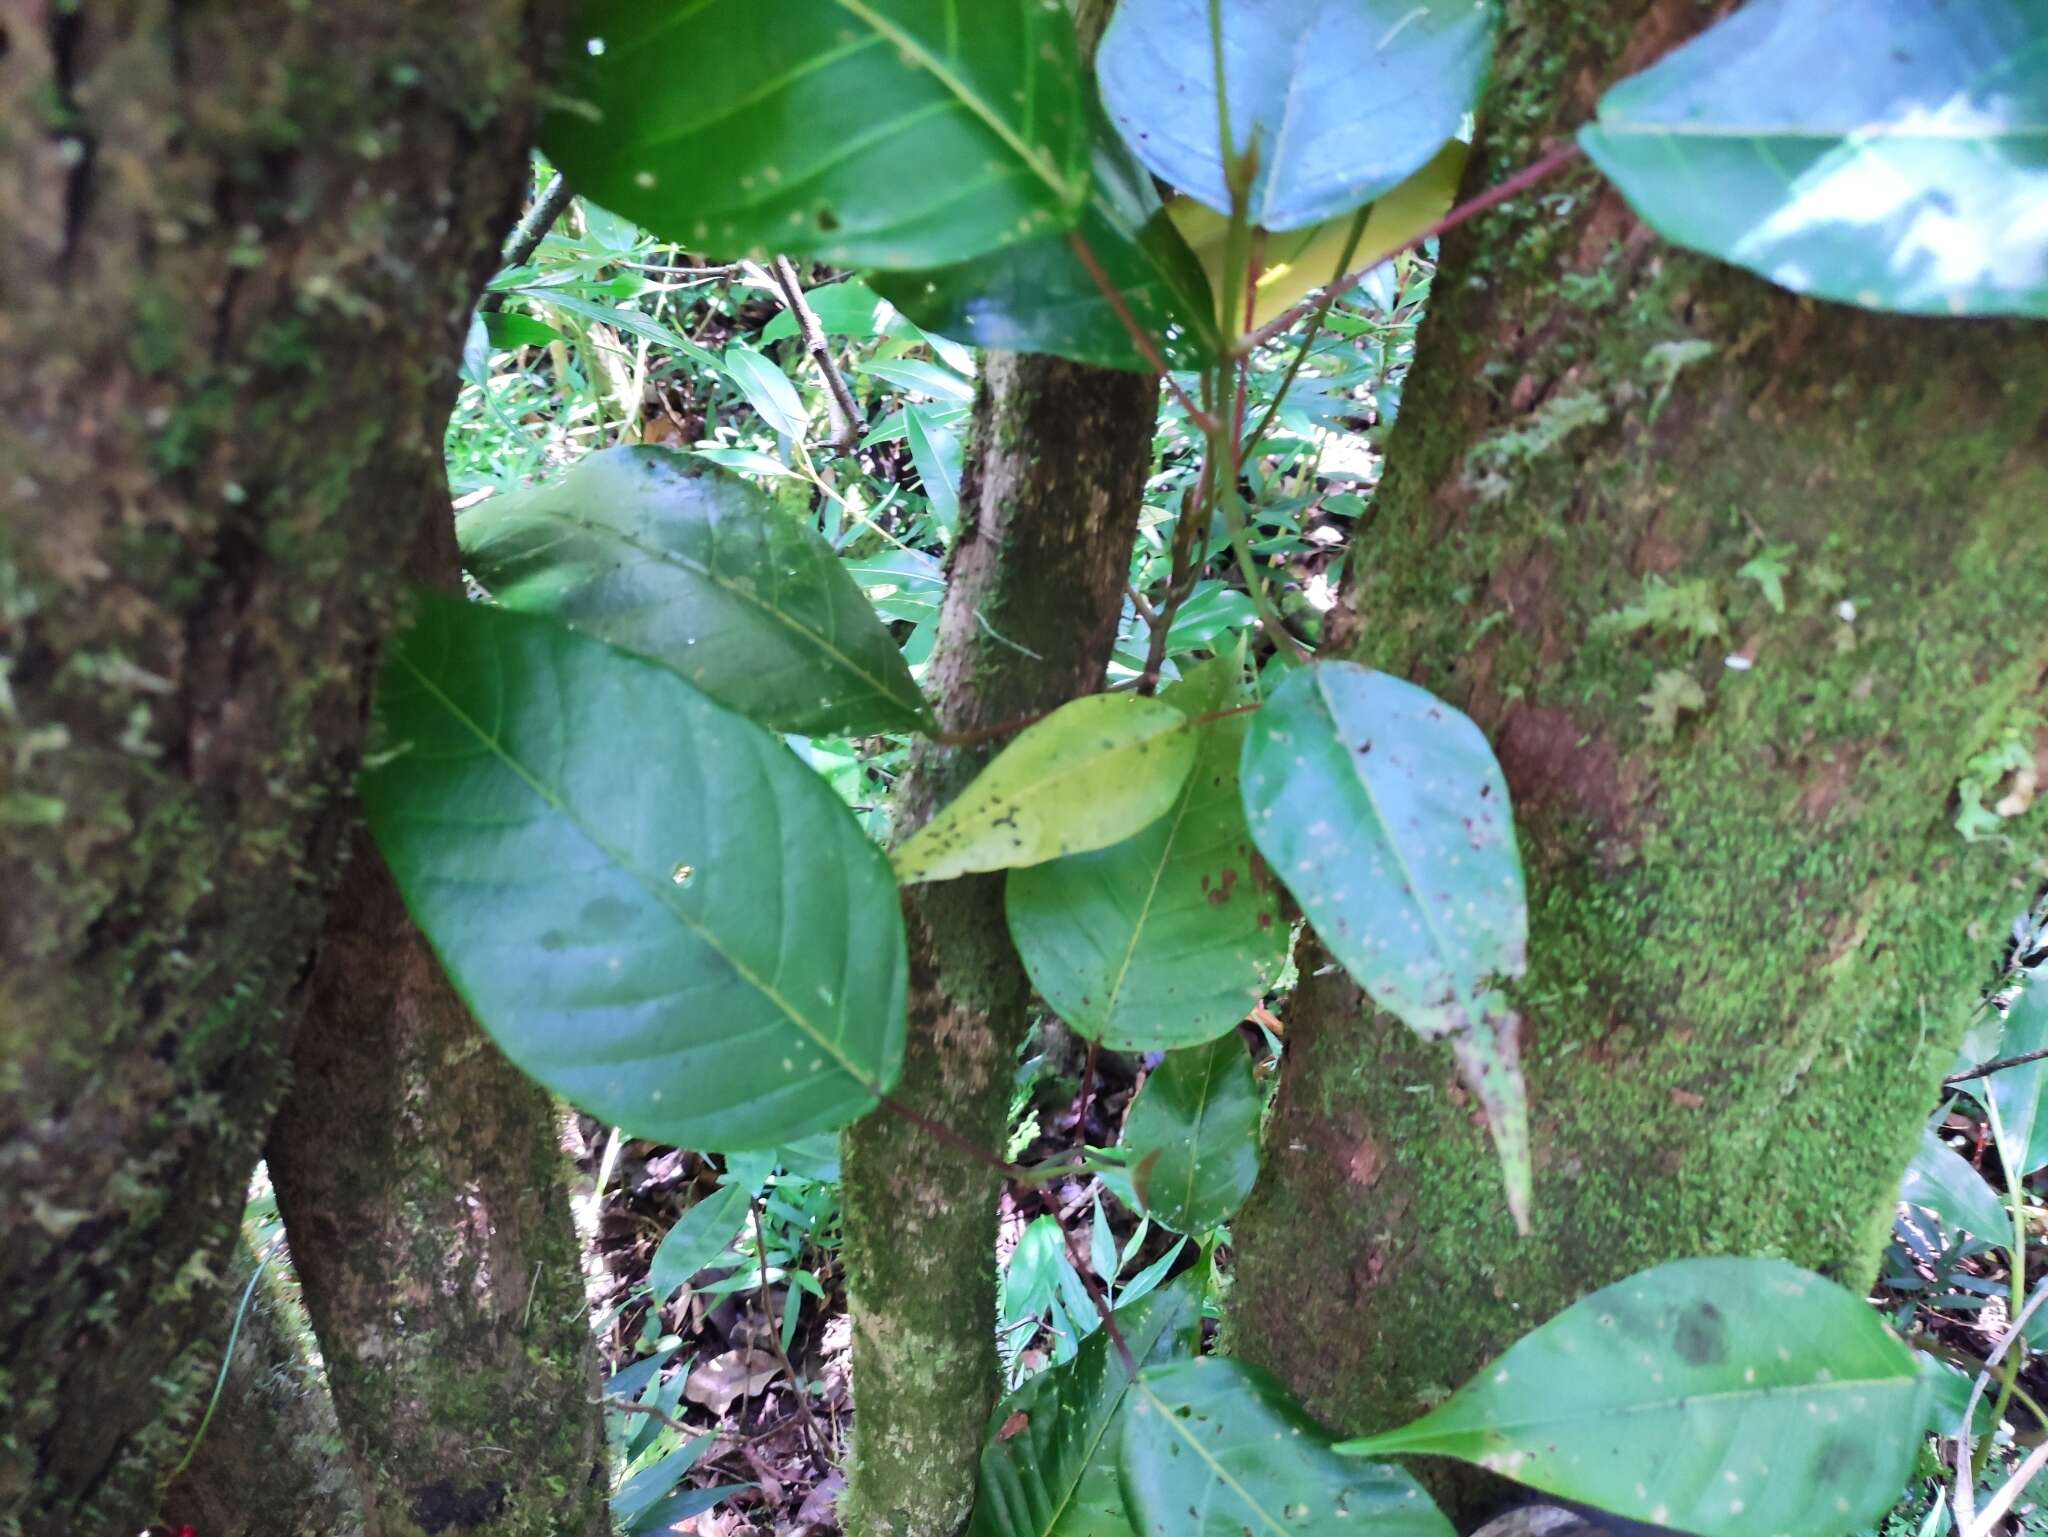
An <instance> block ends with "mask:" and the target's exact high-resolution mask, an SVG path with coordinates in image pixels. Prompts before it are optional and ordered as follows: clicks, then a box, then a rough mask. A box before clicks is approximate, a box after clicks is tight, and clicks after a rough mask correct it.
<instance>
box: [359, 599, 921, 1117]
mask: <svg viewBox="0 0 2048 1537" xmlns="http://www.w3.org/2000/svg"><path fill="white" fill-rule="evenodd" d="M377 714H378V717H379V722H380V725H381V728H382V733H383V738H384V740H385V741H386V742H387V743H388V744H389V747H390V751H389V752H388V753H387V754H386V755H385V756H384V757H383V758H382V759H381V760H380V761H379V762H378V764H377V766H376V767H375V768H373V769H370V770H368V771H367V772H366V773H365V774H364V775H363V777H362V782H361V792H362V799H363V805H364V808H365V810H366V811H367V812H368V814H369V821H370V827H371V830H372V831H373V832H374V833H375V834H376V837H377V843H378V846H379V847H380V848H381V849H382V850H383V851H384V858H385V860H386V861H387V862H388V863H389V864H390V866H391V871H392V874H393V875H394V876H395V877H396V878H397V881H398V886H399V890H400V891H401V892H403V893H404V896H405V903H406V906H407V908H408V909H409V910H410V911H411V913H412V916H413V919H414V921H415V922H417V923H418V924H419V926H420V928H421V929H422V930H423V931H424V932H425V934H426V936H427V938H428V939H429V940H430V941H431V942H432V944H433V946H434V949H435V951H436V952H437V953H438V954H439V955H440V957H441V961H442V964H443V965H444V966H445V967H446V968H447V970H448V975H449V976H450V978H451V979H453V981H454V983H455V985H456V987H457V988H458V989H459V990H460V991H461V993H462V996H463V997H464V999H465V1000H466V1001H467V1002H468V1004H469V1006H470V1008H471V1010H472V1011H473V1012H474V1013H475V1015H476V1017H477V1019H478V1021H479V1022H480V1023H481V1024H482V1025H483V1027H484V1028H485V1029H486V1030H487V1031H488V1032H489V1033H490V1035H491V1037H492V1038H493V1039H494V1040H496V1041H497V1043H498V1045H499V1046H501V1047H502V1048H503V1049H504V1051H505V1055H506V1056H508V1057H510V1058H511V1059H512V1060H513V1062H515V1063H516V1064H518V1066H520V1067H521V1068H523V1069H524V1070H525V1071H526V1072H528V1073H530V1074H532V1075H533V1076H534V1077H535V1078H537V1079H539V1080H540V1081H541V1083H543V1084H545V1085H546V1086H547V1087H548V1088H550V1089H552V1090H553V1091H554V1092H556V1093H558V1094H560V1095H561V1096H562V1097H563V1098H565V1099H567V1100H569V1101H570V1102H571V1103H573V1104H575V1105H577V1106H579V1107H581V1108H582V1109H584V1110H587V1111H588V1112H590V1114H592V1115H594V1116H597V1117H598V1118H599V1119H600V1120H603V1121H606V1122H608V1123H610V1124H611V1125H614V1126H619V1127H623V1128H624V1129H625V1130H626V1131H627V1132H629V1133H630V1134H632V1135H634V1136H637V1137H646V1138H648V1139H650V1140H652V1141H657V1142H665V1143H669V1144H671V1145H675V1146H682V1147H700V1148H701V1147H712V1148H746V1147H773V1146H777V1145H779V1144H782V1143H786V1142H789V1141H792V1140H793V1139H795V1138H798V1137H802V1136H806V1135H808V1134H810V1133H812V1132H818V1131H826V1130H830V1129H833V1128H836V1127H839V1126H844V1125H845V1124H846V1123H847V1122H848V1121H851V1120H853V1119H854V1118H856V1117H857V1116H860V1115H862V1114H864V1113H865V1112H866V1111H868V1110H869V1109H871V1108H873V1106H874V1104H875V1102H876V1098H877V1096H878V1095H880V1094H883V1093H886V1092H887V1091H888V1090H889V1089H890V1088H891V1087H892V1086H893V1085H894V1083H895V1081H896V1077H897V1074H898V1073H899V1071H900V1070H901V1067H902V1061H903V1040H904V1014H903V1009H904V988H905V974H906V971H907V963H906V960H905V955H904V944H903V918H902V911H901V908H900V906H899V904H898V901H897V895H896V888H895V882H894V881H893V880H892V879H891V878H890V875H889V869H888V866H887V864H886V863H885V862H884V861H883V859H882V856H881V854H880V852H879V851H878V850H877V849H876V848H875V847H874V846H873V845H872V844H871V843H869V842H868V840H867V839H866V838H865V837H864V836H862V834H861V831H860V827H859V824H858V823H856V822H855V821H854V819H853V815H852V813H851V812H849V811H848V810H847V809H846V807H845V806H844V805H842V804H841V803H840V801H839V800H838V798H837V797H836V796H834V795H833V793H832V791H831V790H830V789H829V788H828V787H827V786H826V785H825V783H824V781H823V780H821V779H819V778H818V777H817V775H815V774H813V773H812V772H811V771H810V770H809V769H807V768H805V767H804V766H803V764H801V763H800V762H798V761H797V759H796V757H795V755H794V754H792V753H791V752H790V751H789V749H788V748H787V747H785V746H784V745H783V743H782V742H781V741H780V740H779V739H777V738H776V737H773V736H770V735H769V734H768V733H767V732H765V731H763V730H762V729H761V728H760V727H759V726H756V725H754V724H753V723H751V722H750V721H746V720H743V719H741V718H740V717H739V716H737V715H733V714H731V713H729V712H727V711H725V710H722V709H720V708H719V707H718V706H717V705H715V704H713V703H712V702H711V701H710V700H708V699H706V698H705V697H704V696H703V695H702V694H700V693H698V692H697V691H696V690H695V689H693V688H691V687H690V686H689V684H687V683H685V682H684V681H683V680H682V679H681V678H679V677H677V676H676V675H675V674H674V673H673V672H670V671H669V670H668V669H666V668H664V667H660V666H657V665H655V664H654V663H651V662H647V661H643V660H642V659H640V658H638V657H635V656H632V655H630V654H628V653H626V652H623V651H618V650H615V649H613V648H612V647H610V646H607V645H605V644H604V643H603V642H602V641H598V640H593V639H591V638H590V637H588V636H584V635H578V634H576V633H575V632H574V631H571V630H566V629H563V628H562V627H561V626H559V625H555V624H552V623H549V622H548V621H547V620H544V619H538V618H535V617H533V616H531V615H526V614H517V613H512V612H509V611H507V610H504V609H497V608H491V607H488V606H486V605H483V604H469V603H461V602H455V601H452V600H449V599H446V598H439V597H431V596H430V597H424V598H422V599H421V606H420V611H419V618H418V622H417V623H416V624H415V625H414V627H413V628H412V629H411V630H410V631H408V632H406V633H405V634H404V635H403V636H402V637H401V638H400V639H399V641H398V642H397V644H396V646H395V647H394V649H393V652H392V655H391V659H390V662H389V664H388V665H387V667H386V669H385V673H384V679H383V683H382V686H381V688H380V690H379V693H378V700H377Z"/></svg>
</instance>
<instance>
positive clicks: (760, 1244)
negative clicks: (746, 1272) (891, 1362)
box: [747, 1199, 832, 1466]
mask: <svg viewBox="0 0 2048 1537" xmlns="http://www.w3.org/2000/svg"><path fill="white" fill-rule="evenodd" d="M747 1209H748V1210H749V1211H751V1212H752V1213H753V1214H754V1258H755V1259H757V1260H759V1261H760V1263H761V1321H762V1322H763V1323H765V1324H767V1325H768V1343H769V1344H771V1345H773V1346H774V1347H775V1359H776V1360H778V1361H780V1362H781V1363H782V1370H783V1373H784V1375H786V1376H787V1377H788V1378H789V1389H790V1391H791V1392H792V1393H794V1394H795V1395H796V1407H797V1412H798V1413H799V1414H801V1415H802V1416H803V1417H804V1429H805V1430H807V1431H809V1432H810V1435H811V1445H812V1447H813V1448H815V1449H816V1451H817V1454H818V1460H819V1461H820V1462H823V1463H825V1464H826V1465H827V1466H830V1465H831V1462H832V1447H831V1445H830V1443H829V1442H827V1441H826V1439H825V1433H824V1432H823V1431H822V1430H820V1429H818V1421H817V1419H816V1418H815V1417H814V1416H813V1415H812V1413H811V1405H810V1393H809V1391H808V1390H807V1389H806V1388H805V1387H804V1385H803V1380H802V1379H801V1378H799V1377H798V1376H797V1374H796V1368H795V1367H794V1366H792V1365H790V1364H789V1352H788V1351H787V1350H784V1349H783V1348H782V1327H781V1325H780V1324H778V1323H777V1322H776V1318H775V1309H774V1307H773V1306H772V1305H771V1304H770V1301H769V1297H768V1237H767V1235H766V1234H765V1233H763V1232H762V1230H761V1203H760V1202H759V1201H756V1200H752V1199H749V1200H748V1202H747Z"/></svg>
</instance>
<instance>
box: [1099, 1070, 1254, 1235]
mask: <svg viewBox="0 0 2048 1537" xmlns="http://www.w3.org/2000/svg"><path fill="white" fill-rule="evenodd" d="M1259 1109H1260V1105H1259V1086H1258V1084H1257V1083H1256V1082H1255V1081H1254V1080H1253V1077H1252V1062H1251V1058H1250V1057H1249V1056H1247V1055H1246V1054H1245V1049H1244V1042H1242V1041H1240V1040H1239V1039H1238V1038H1237V1032H1236V1031H1232V1032H1231V1033H1230V1034H1228V1035H1225V1036H1222V1037H1220V1038H1218V1039H1217V1040H1214V1041H1211V1042H1210V1043H1209V1044H1208V1045H1206V1046H1189V1047H1185V1048H1183V1049H1182V1050H1180V1051H1169V1052H1168V1053H1167V1054H1166V1059H1165V1060H1164V1061H1163V1062H1161V1063H1160V1064H1159V1066H1158V1067H1156V1068H1154V1069H1153V1070H1152V1075H1151V1076H1150V1077H1149V1078H1147V1079H1146V1080H1145V1085H1144V1087H1143V1088H1141V1089H1140V1090H1139V1091H1138V1096H1137V1098H1136V1099H1134V1100H1132V1101H1131V1109H1130V1115H1129V1117H1128V1118H1127V1119H1126V1120H1125V1122H1124V1134H1123V1141H1122V1142H1121V1143H1120V1144H1119V1147H1120V1148H1121V1150H1122V1152H1123V1155H1124V1157H1125V1159H1126V1161H1127V1164H1128V1167H1129V1168H1130V1171H1131V1189H1132V1191H1133V1192H1134V1193H1135V1194H1136V1195H1137V1197H1138V1200H1139V1203H1140V1205H1141V1206H1142V1208H1143V1209H1144V1210H1145V1212H1146V1213H1148V1214H1149V1215H1151V1216H1153V1217H1156V1218H1157V1219H1158V1220H1159V1221H1161V1222H1163V1223H1165V1224H1166V1225H1167V1226H1168V1227H1170V1228H1172V1229H1173V1230H1174V1231H1175V1232H1176V1233H1197V1234H1199V1233H1206V1232H1208V1231H1209V1230H1210V1229H1211V1228H1215V1227H1220V1226H1222V1225H1223V1224H1224V1223H1225V1222H1228V1221H1229V1220H1230V1219H1231V1217H1232V1216H1233V1215H1235V1213H1236V1211H1237V1209H1238V1207H1240V1206H1242V1205H1243V1204H1244V1198H1245V1197H1246V1196H1248V1195H1250V1194H1251V1193H1252V1185H1253V1183H1254V1182H1255V1181H1256V1180H1257V1179H1258V1177H1259Z"/></svg>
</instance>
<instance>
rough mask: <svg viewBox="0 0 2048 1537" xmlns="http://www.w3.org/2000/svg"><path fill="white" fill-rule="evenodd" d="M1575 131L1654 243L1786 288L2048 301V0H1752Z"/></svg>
mask: <svg viewBox="0 0 2048 1537" xmlns="http://www.w3.org/2000/svg"><path fill="white" fill-rule="evenodd" d="M1579 142H1580V143H1581V144H1582V145H1584V146H1585V149H1586V152H1587V154H1589V155H1591V156H1592V157H1593V160H1594V162H1595V163H1596V164H1598V165H1599V167H1600V169H1601V170H1602V171H1604V172H1606V173H1607V175H1608V176H1609V177H1610V178H1612V179H1613V181H1614V182H1615V184H1616V185H1617V186H1618V187H1620V188H1621V190H1622V193H1623V194H1624V195H1625V196H1626V197H1627V198H1628V200H1629V202H1630V203H1632V204H1634V205H1635V208H1636V211H1637V212H1638V213H1640V214H1641V215H1642V216H1643V217H1644V218H1645V219H1647V220H1648V221H1649V222H1650V223H1651V224H1652V225H1653V226H1655V228H1656V229H1657V230H1658V232H1659V233H1660V234H1662V235H1664V236H1665V237H1666V238H1667V239H1669V240H1673V241H1676V242H1677V243H1678V244H1680V245H1684V246H1689V247H1691V248H1692V249H1693V250H1696V251H1703V252H1705V253H1706V254H1707V255H1709V256H1716V257H1719V258H1721V259H1722V260H1724V261H1731V262H1734V263H1736V264H1737V265H1739V266H1743V267H1747V268H1749V269H1750V270H1751V271H1753V272H1756V273H1759V274H1761V275H1762V276H1764V277H1767V278H1769V279H1770V280H1771V281H1772V282H1774V283H1778V284H1780V285H1782V286H1783V287H1786V288H1790V289H1792V290H1794V291H1795V292H1798V293H1806V294H1813V295H1815V296H1816V297H1818V298H1823V299H1836V300H1840V301H1842V302H1844V303H1849V304H1859V305H1862V306H1864V307H1865V308H1867V309H1879V310H1904V311H1907V312H1909V313H1914V314H1933V315H1992V314H2000V315H2037V316H2038V315H2048V217H2043V214H2042V210H2043V209H2048V7H2043V6H2041V5H2040V4H2038V3H2037V0H1953V3H1945V0H1751V3H1750V4H1748V5H1745V6H1743V7H1742V9H1740V10H1739V11H1737V12H1735V13H1734V14H1733V15H1732V16H1729V17H1727V18H1725V19H1724V20H1722V21H1721V22H1719V23H1718V24H1716V25H1715V26H1713V27H1711V28H1709V29H1708V30H1707V31H1705V32H1703V33H1702V34H1700V36H1698V37H1697V38H1695V39H1693V40H1692V41H1691V42H1690V43H1688V44H1686V45H1685V46H1684V47H1682V48H1679V49H1678V50H1676V51H1675V52H1673V53H1671V54H1669V55H1668V56H1666V57H1665V58H1663V59H1661V60H1659V61H1658V62H1657V63H1656V64H1653V65H1651V66H1650V68H1648V69H1647V70H1644V71H1643V72H1642V73H1641V74H1639V75H1635V76H1632V77H1631V78H1629V79H1627V80H1624V81H1622V82H1621V83H1620V84H1619V85H1617V86H1615V87H1614V88H1613V89H1612V90H1610V91H1609V92H1608V93H1607V94H1606V95H1605V96H1604V97H1602V98H1601V101H1600V111H1599V117H1598V120H1597V121H1595V122H1593V123H1590V124H1588V125H1587V126H1586V127H1585V128H1583V129H1581V130H1580V133H1579Z"/></svg>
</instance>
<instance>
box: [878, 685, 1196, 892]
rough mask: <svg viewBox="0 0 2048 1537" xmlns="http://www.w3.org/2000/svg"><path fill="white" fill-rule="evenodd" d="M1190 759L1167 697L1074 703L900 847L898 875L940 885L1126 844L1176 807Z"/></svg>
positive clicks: (1191, 747) (1014, 746) (1028, 733)
mask: <svg viewBox="0 0 2048 1537" xmlns="http://www.w3.org/2000/svg"><path fill="white" fill-rule="evenodd" d="M1194 760H1195V733H1194V731H1193V730H1192V729H1191V728H1190V727H1189V726H1188V720H1187V717H1186V716H1185V715H1183V714H1181V712H1180V711H1178V710H1176V709H1175V708H1174V707H1173V706H1172V705H1170V704H1168V703H1166V702H1165V701H1164V700H1160V699H1146V698H1144V697H1142V696H1140V695H1137V694H1090V695H1089V696H1088V697H1087V698H1085V699H1075V700H1071V701H1069V702H1068V703H1066V704H1063V705H1061V706H1060V707H1059V708H1058V709H1057V710H1055V711H1053V712H1052V714H1050V715H1048V716H1047V717H1046V718H1045V719H1044V720H1042V721H1039V722H1038V723H1037V724H1035V725H1032V726H1027V727H1025V728H1024V730H1022V731H1020V732H1019V733H1018V734H1017V736H1016V739H1015V740H1014V741H1012V742H1011V743H1010V745H1009V746H1008V747H1006V748H1004V749H1003V750H1002V751H1001V752H1000V753H998V754H997V755H996V757H995V760H994V761H993V762H991V763H990V764H989V766H988V767H987V768H985V769H983V770H982V771H981V773H980V775H979V776H977V777H976V778H975V780H974V781H973V783H971V784H969V785H968V786H967V788H966V789H965V790H963V791H962V792H961V793H960V795H959V796H958V797H957V798H956V799H955V800H954V801H953V802H952V803H951V804H950V805H948V806H946V807H945V808H944V809H943V810H942V811H940V812H939V814H938V815H937V816H935V817H933V818H932V819H931V820H930V821H929V822H927V823H925V825H924V826H923V827H921V828H919V829H918V830H917V832H916V833H914V834H912V836H911V837H910V838H909V839H908V840H907V841H906V842H904V843H903V844H902V845H901V846H900V847H899V848H897V850H896V852H895V854H894V855H893V856H892V857H893V859H894V862H895V865H896V873H897V875H898V876H900V877H901V878H902V879H903V880H904V881H906V882H908V881H944V880H951V879H952V878H953V877H954V876H956V875H967V874H969V873H971V872H973V871H977V870H1004V869H1012V868H1016V867H1018V866H1022V865H1034V864H1039V863H1042V862H1043V861H1045V860H1048V859H1057V858H1059V857H1060V856H1061V855H1062V854H1073V853H1079V852H1082V851H1084V850H1087V849H1099V848H1104V847H1107V846H1108V845H1109V844H1112V843H1120V842H1122V841H1123V840H1124V839H1125V838H1128V837H1130V836H1131V835H1132V834H1134V833H1136V832H1138V831H1139V830H1140V829H1142V828H1144V827H1145V826H1147V825H1148V824H1150V823H1152V822H1154V821H1157V820H1158V819H1159V818H1160V817H1161V816H1164V815H1165V814H1166V813H1167V812H1168V811H1170V810H1171V809H1172V808H1173V803H1174V801H1175V800H1176V799H1178V798H1179V795H1180V789H1181V786H1182V785H1183V784H1184V783H1185V782H1186V781H1187V777H1188V772H1189V770H1190V769H1192V768H1193V767H1194Z"/></svg>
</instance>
